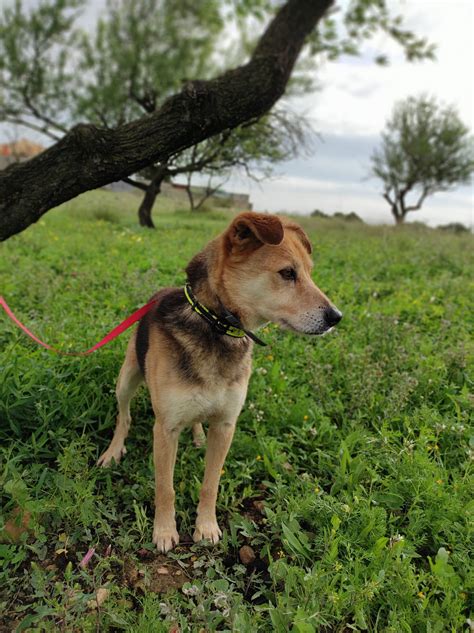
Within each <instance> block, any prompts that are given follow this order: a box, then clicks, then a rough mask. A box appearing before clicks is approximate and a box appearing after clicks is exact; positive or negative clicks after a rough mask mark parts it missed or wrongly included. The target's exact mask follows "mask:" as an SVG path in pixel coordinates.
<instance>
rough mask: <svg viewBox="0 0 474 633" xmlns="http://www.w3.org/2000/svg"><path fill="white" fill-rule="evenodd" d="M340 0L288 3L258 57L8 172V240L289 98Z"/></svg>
mask: <svg viewBox="0 0 474 633" xmlns="http://www.w3.org/2000/svg"><path fill="white" fill-rule="evenodd" d="M333 1H334V0H287V2H286V3H285V4H284V5H283V6H282V7H281V9H280V10H279V11H278V13H277V14H276V16H275V17H274V19H273V20H272V21H271V22H270V24H269V26H268V28H267V29H266V31H265V32H264V34H263V35H262V37H261V39H260V41H259V43H258V45H257V47H256V49H255V52H254V54H253V56H252V58H251V59H250V61H249V62H248V63H247V64H245V65H243V66H239V67H238V68H235V69H233V70H230V71H228V72H226V73H224V74H223V75H221V76H219V77H217V78H216V79H212V80H210V81H192V82H189V83H187V84H186V85H185V86H184V88H183V90H182V91H181V92H180V93H178V94H176V95H174V96H172V97H170V98H169V99H168V100H167V101H165V103H164V104H163V106H162V107H161V108H160V109H159V110H157V111H156V112H155V113H153V114H151V115H148V116H145V117H143V118H141V119H138V120H136V121H132V122H131V123H128V124H126V125H123V126H121V127H119V128H117V129H114V130H109V129H104V128H98V127H95V126H93V125H85V124H80V125H77V126H75V127H74V128H73V129H72V130H71V131H70V132H68V133H67V134H66V135H65V136H64V137H63V138H62V139H61V140H60V141H59V142H58V143H56V144H55V145H53V146H52V147H50V148H49V149H47V150H46V151H45V152H43V153H42V154H39V155H38V156H36V157H35V158H32V159H31V160H29V161H27V162H24V163H21V164H19V165H12V166H10V167H8V168H7V169H5V170H3V171H1V172H0V240H5V239H7V238H8V237H10V236H11V235H14V234H15V233H19V232H20V231H22V230H24V229H25V228H26V227H28V226H29V225H30V224H32V223H33V222H36V221H37V220H39V218H40V217H41V216H42V215H43V214H44V213H46V212H47V211H48V210H49V209H52V208H53V207H56V206H58V205H59V204H61V203H63V202H66V201H67V200H70V199H71V198H74V197H75V196H77V195H79V194H80V193H83V192H84V191H88V190H90V189H96V188H97V187H102V186H103V185H106V184H108V183H110V182H114V181H116V180H121V179H122V178H124V177H126V176H129V175H130V174H133V173H136V172H138V171H140V169H143V168H144V167H146V166H148V165H150V164H151V163H153V162H163V161H166V160H167V159H168V158H169V157H170V156H171V155H172V154H174V153H175V152H177V151H179V150H182V149H185V148H186V147H190V146H192V145H194V144H196V143H198V142H200V141H202V140H204V139H206V138H209V137H210V136H213V135H214V134H217V133H219V132H222V131H223V130H227V129H229V128H234V127H236V126H238V125H240V124H241V123H244V122H245V121H248V120H249V119H252V118H254V117H258V116H261V115H262V114H263V113H264V112H266V111H268V110H269V109H270V108H271V107H272V105H273V104H274V103H275V102H276V101H277V100H278V99H279V98H280V97H281V96H282V95H283V93H284V91H285V88H286V85H287V82H288V79H289V77H290V74H291V72H292V70H293V67H294V64H295V62H296V60H297V58H298V55H299V53H300V51H301V48H302V46H303V44H304V41H305V39H306V37H307V35H308V34H309V33H310V32H311V31H312V30H313V29H314V27H315V26H316V24H317V23H318V21H319V20H320V19H321V18H322V16H323V15H324V13H325V12H326V10H327V9H328V8H329V7H330V6H331V5H332V3H333Z"/></svg>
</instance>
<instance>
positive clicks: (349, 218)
mask: <svg viewBox="0 0 474 633" xmlns="http://www.w3.org/2000/svg"><path fill="white" fill-rule="evenodd" d="M334 217H335V218H339V219H340V220H345V221H346V222H360V223H362V224H363V223H364V220H363V219H362V218H361V217H359V216H358V215H357V213H355V212H354V211H351V212H350V213H342V212H341V211H337V212H336V213H335V214H334Z"/></svg>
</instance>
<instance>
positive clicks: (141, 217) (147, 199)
mask: <svg viewBox="0 0 474 633" xmlns="http://www.w3.org/2000/svg"><path fill="white" fill-rule="evenodd" d="M166 175H167V169H166V165H162V166H160V167H158V169H157V171H156V174H155V176H154V177H153V178H152V180H151V181H150V184H149V185H148V187H147V189H146V191H145V195H144V196H143V200H142V201H141V204H140V206H139V207H138V221H139V222H140V226H147V227H148V228H150V229H154V228H155V225H154V223H153V218H152V217H151V212H152V211H153V205H154V204H155V200H156V196H157V195H158V194H159V193H160V191H161V184H162V182H163V180H164V179H165V178H166Z"/></svg>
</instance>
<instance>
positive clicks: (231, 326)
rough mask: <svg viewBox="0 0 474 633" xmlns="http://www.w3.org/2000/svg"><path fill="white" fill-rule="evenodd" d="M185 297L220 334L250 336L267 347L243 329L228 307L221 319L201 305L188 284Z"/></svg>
mask: <svg viewBox="0 0 474 633" xmlns="http://www.w3.org/2000/svg"><path fill="white" fill-rule="evenodd" d="M184 296H185V297H186V299H187V300H188V301H189V303H190V305H191V307H192V309H193V310H194V312H196V313H197V314H199V316H200V317H202V318H203V319H204V320H205V321H207V323H209V325H210V326H211V327H213V328H214V329H215V330H216V332H217V333H218V334H226V335H227V336H233V337H234V338H243V337H244V336H248V338H250V339H252V341H255V343H257V344H258V345H263V346H266V343H264V342H263V341H262V340H261V339H259V338H258V336H255V334H254V333H253V332H251V331H250V330H246V329H245V328H244V327H242V324H241V322H240V320H239V319H238V318H237V317H236V316H235V314H232V312H230V311H229V310H227V308H226V307H224V306H223V312H224V316H223V317H219V316H217V314H216V313H215V312H214V311H213V310H210V309H209V308H206V306H205V305H203V304H202V303H199V301H198V300H197V299H196V297H195V296H194V293H193V291H192V288H191V284H189V283H187V284H186V285H185V286H184Z"/></svg>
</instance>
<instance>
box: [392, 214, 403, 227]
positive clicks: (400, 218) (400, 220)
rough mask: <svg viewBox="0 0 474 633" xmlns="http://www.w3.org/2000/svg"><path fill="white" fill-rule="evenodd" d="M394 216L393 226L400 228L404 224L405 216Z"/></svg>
mask: <svg viewBox="0 0 474 633" xmlns="http://www.w3.org/2000/svg"><path fill="white" fill-rule="evenodd" d="M394 216H395V224H396V225H397V226H401V225H402V224H403V223H404V221H405V216H404V215H395V214H394Z"/></svg>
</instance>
